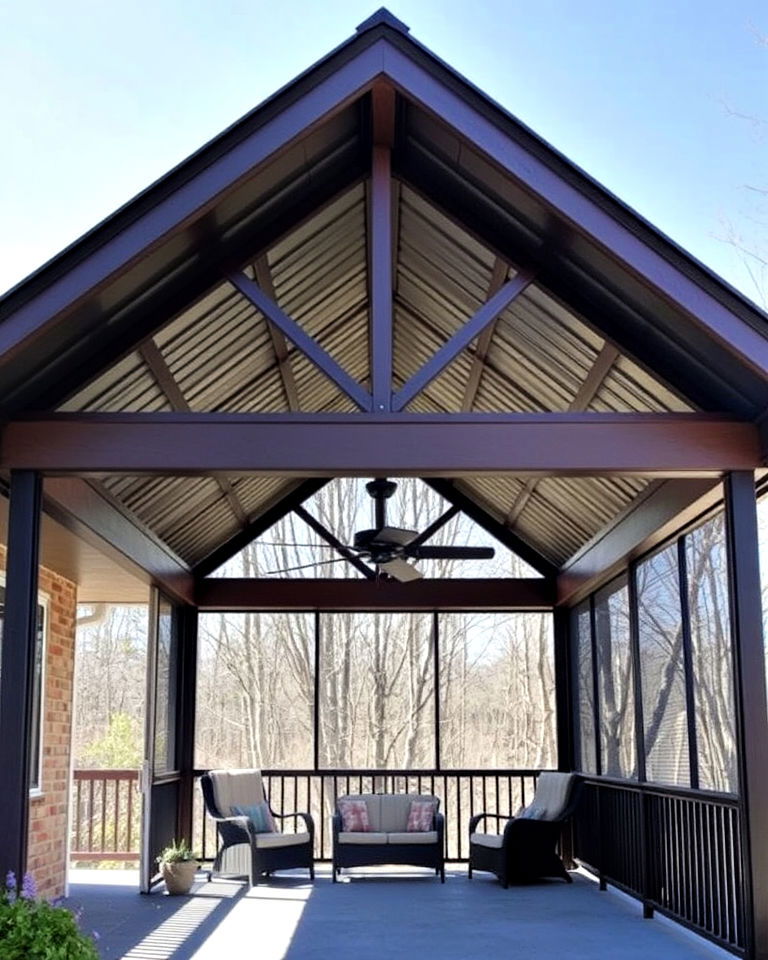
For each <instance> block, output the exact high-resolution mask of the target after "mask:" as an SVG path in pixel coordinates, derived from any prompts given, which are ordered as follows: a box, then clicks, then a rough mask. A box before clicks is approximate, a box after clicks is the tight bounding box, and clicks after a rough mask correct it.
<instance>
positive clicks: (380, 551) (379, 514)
mask: <svg viewBox="0 0 768 960" xmlns="http://www.w3.org/2000/svg"><path fill="white" fill-rule="evenodd" d="M365 489H366V490H367V491H368V493H369V494H370V496H371V497H372V499H373V502H374V524H375V526H374V527H373V528H372V529H370V530H358V531H357V533H355V535H354V538H353V542H352V544H350V545H349V546H348V547H346V548H344V549H346V550H347V551H348V552H349V555H350V556H357V557H359V558H361V559H362V560H369V561H370V562H371V563H373V564H375V566H376V567H377V569H378V570H379V571H382V572H384V573H386V574H388V575H389V576H390V577H393V578H394V579H395V580H399V581H400V582H401V583H407V582H408V581H410V580H420V579H421V578H422V577H423V576H424V574H423V573H421V572H420V571H419V570H418V569H417V568H416V567H415V566H414V565H413V564H412V563H409V562H408V561H409V560H490V559H491V558H492V557H493V556H494V553H495V551H494V549H493V547H452V546H433V547H430V546H425V545H424V541H425V540H426V539H428V537H429V536H431V535H432V533H433V532H434V530H433V529H431V528H428V529H427V530H425V531H424V532H423V533H421V534H420V533H419V532H418V531H417V530H404V529H403V528H402V527H390V526H388V525H387V500H389V498H390V497H391V496H392V495H393V494H394V492H395V490H397V484H396V483H395V482H394V481H393V480H387V479H385V478H384V477H377V478H376V479H375V480H371V481H370V483H367V484H366V485H365ZM307 546H308V545H307ZM344 559H345V558H344V557H339V558H334V559H333V560H321V561H318V562H317V563H310V564H302V565H301V566H300V567H286V568H284V569H283V570H272V571H269V572H270V573H287V572H289V571H291V570H299V569H301V568H302V567H314V566H320V565H321V564H327V563H338V562H340V561H341V560H344Z"/></svg>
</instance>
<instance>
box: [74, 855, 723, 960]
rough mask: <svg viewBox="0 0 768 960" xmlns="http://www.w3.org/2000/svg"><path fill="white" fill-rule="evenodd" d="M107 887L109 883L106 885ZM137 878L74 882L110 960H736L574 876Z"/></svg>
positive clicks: (89, 877)
mask: <svg viewBox="0 0 768 960" xmlns="http://www.w3.org/2000/svg"><path fill="white" fill-rule="evenodd" d="M105 881H106V882H105ZM136 884H137V878H136V875H135V874H130V873H127V872H126V873H120V874H113V875H112V876H109V875H108V874H107V872H106V871H104V872H99V871H87V872H83V873H79V872H76V873H74V874H73V882H72V884H71V887H70V902H71V903H77V904H79V905H80V906H81V907H82V909H83V918H82V923H83V926H84V928H85V929H87V930H90V929H95V930H97V931H98V932H99V935H100V939H99V950H100V953H101V956H102V958H103V960H214V958H215V960H321V958H322V960H329V958H330V960H360V958H361V957H365V958H368V960H395V958H397V960H411V958H413V960H417V958H418V960H429V958H435V960H474V958H478V960H480V958H494V957H499V958H509V960H511V958H516V957H520V958H537V960H596V958H617V960H649V958H653V960H703V958H709V960H717V958H719V960H722V958H727V957H729V956H730V955H729V954H727V953H725V952H724V951H721V950H718V949H717V948H716V947H713V946H712V945H711V944H709V943H708V942H707V941H705V940H702V939H700V938H699V937H695V936H694V935H692V934H690V933H688V932H687V931H686V930H684V929H683V928H681V927H679V926H677V925H675V924H672V923H671V922H670V921H667V920H664V919H661V918H657V919H654V920H643V919H642V916H641V912H640V907H639V905H638V904H637V903H636V902H635V901H632V900H630V899H629V898H627V897H623V896H621V895H620V894H616V893H614V892H610V891H609V892H608V893H600V892H599V891H598V889H597V887H596V885H595V884H594V883H592V882H591V881H590V880H588V879H586V878H584V877H582V876H576V879H575V882H574V883H573V884H571V885H566V884H564V883H560V882H556V881H552V882H543V883H540V884H535V885H531V886H525V887H513V888H510V889H509V890H503V889H502V888H501V887H500V886H499V884H498V883H497V882H496V881H495V880H494V879H493V878H492V877H490V876H486V875H482V874H480V875H476V876H475V878H474V879H473V880H472V881H469V880H468V879H467V875H466V872H465V871H464V870H462V869H458V870H454V871H450V872H449V874H448V877H447V881H446V883H445V884H440V883H439V882H438V881H437V880H436V879H435V878H434V877H433V876H432V875H426V874H423V873H422V874H420V873H419V872H418V871H408V870H407V869H406V870H400V871H394V870H393V871H389V872H387V871H385V870H383V869H380V870H377V871H363V870H360V871H353V872H350V875H349V876H347V877H344V878H343V880H342V882H340V883H337V884H332V883H331V881H330V876H329V873H328V872H327V870H325V871H324V870H323V868H322V867H321V868H320V870H319V876H318V879H317V880H316V882H315V883H314V884H310V883H309V882H308V881H307V879H306V874H304V876H302V875H301V872H299V871H296V872H295V874H285V875H283V876H280V877H277V878H273V880H272V882H271V883H270V884H269V885H260V886H258V887H255V888H254V889H253V890H246V889H245V887H244V886H243V885H242V884H237V883H228V882H224V881H214V882H213V883H206V882H204V881H200V882H198V883H197V884H196V885H195V887H194V888H193V892H192V894H191V895H190V896H188V897H168V896H165V895H164V894H163V893H162V888H161V889H160V890H158V891H157V892H155V893H153V894H151V895H149V896H141V895H140V894H138V893H137V892H136Z"/></svg>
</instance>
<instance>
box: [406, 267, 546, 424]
mask: <svg viewBox="0 0 768 960" xmlns="http://www.w3.org/2000/svg"><path fill="white" fill-rule="evenodd" d="M532 281H533V273H531V272H528V271H525V270H521V271H520V272H519V273H517V274H515V276H514V277H513V278H512V279H511V280H509V281H507V283H505V284H504V286H502V287H501V289H500V290H498V291H497V292H496V293H494V294H493V296H491V297H489V299H488V300H486V302H485V303H484V304H483V305H482V307H480V309H479V310H478V311H477V313H475V314H474V315H473V316H472V317H470V318H469V320H467V322H466V323H465V324H463V325H462V327H461V328H460V329H459V330H458V331H457V332H456V333H454V335H453V336H452V337H451V338H450V340H448V342H447V343H445V344H443V346H442V347H440V349H439V350H437V351H436V352H435V353H433V354H432V356H431V357H430V358H429V360H428V361H427V362H426V363H425V364H424V366H423V367H422V368H421V369H420V370H419V371H417V372H416V373H415V374H414V375H413V376H412V377H411V379H410V380H409V381H408V382H407V383H406V384H404V385H403V386H402V387H401V388H400V390H398V391H397V393H396V394H395V396H394V399H393V402H392V409H393V410H397V411H399V410H403V409H404V408H405V407H406V406H407V405H408V404H409V403H410V402H411V400H413V398H414V397H415V396H416V395H417V394H419V393H421V391H422V390H423V389H424V388H425V387H426V386H427V385H428V384H430V383H431V382H432V381H433V380H434V379H435V377H437V376H439V375H440V373H442V371H443V370H444V369H445V368H446V367H447V366H448V364H449V363H450V362H451V361H452V360H454V359H455V358H456V357H457V356H458V355H459V354H460V353H461V351H462V350H464V349H466V347H468V346H469V344H470V343H472V341H473V340H474V339H475V337H478V336H479V335H480V334H481V333H482V332H483V331H484V330H485V329H486V328H487V327H488V325H489V324H491V323H493V322H494V321H495V320H496V318H497V317H498V316H499V314H500V313H501V312H502V311H504V310H506V309H507V307H508V306H509V305H510V304H511V303H512V302H513V300H515V299H516V298H517V297H519V296H520V294H521V293H522V292H523V291H524V290H525V289H526V287H528V286H529V284H530V283H532Z"/></svg>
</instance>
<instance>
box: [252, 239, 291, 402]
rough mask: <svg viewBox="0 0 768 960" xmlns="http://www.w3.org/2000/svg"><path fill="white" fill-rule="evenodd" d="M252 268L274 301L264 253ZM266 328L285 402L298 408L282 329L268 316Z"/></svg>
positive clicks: (273, 286) (270, 274)
mask: <svg viewBox="0 0 768 960" xmlns="http://www.w3.org/2000/svg"><path fill="white" fill-rule="evenodd" d="M253 270H254V274H255V276H256V283H258V285H259V286H260V287H261V289H262V290H263V291H264V293H266V295H267V296H268V297H269V298H270V299H271V300H275V301H276V300H277V296H276V295H275V284H274V281H273V280H272V271H271V270H270V268H269V261H268V260H267V255H266V253H262V254H261V256H259V257H257V258H256V260H255V262H254V265H253ZM267 329H268V330H269V337H270V340H271V341H272V349H273V351H274V354H275V361H276V362H277V369H278V370H279V371H280V379H281V380H282V383H283V390H284V392H285V402H286V404H287V406H288V409H289V410H294V411H296V410H299V409H301V405H300V403H299V389H298V387H297V386H296V378H295V377H294V375H293V367H292V366H291V358H290V356H289V354H288V344H287V343H286V340H285V337H284V336H283V332H282V330H280V328H279V327H277V326H275V324H274V323H273V322H272V321H271V320H270V319H269V318H267Z"/></svg>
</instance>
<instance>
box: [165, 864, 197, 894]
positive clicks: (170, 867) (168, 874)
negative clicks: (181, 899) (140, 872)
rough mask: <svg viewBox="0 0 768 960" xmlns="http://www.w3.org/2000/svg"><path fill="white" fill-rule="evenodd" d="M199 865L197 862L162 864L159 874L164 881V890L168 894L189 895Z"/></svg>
mask: <svg viewBox="0 0 768 960" xmlns="http://www.w3.org/2000/svg"><path fill="white" fill-rule="evenodd" d="M198 866H199V864H198V862H197V860H183V861H180V862H178V863H162V864H161V865H160V872H161V873H162V875H163V880H165V888H166V890H167V891H168V893H170V894H184V893H189V891H190V890H191V889H192V884H193V883H194V882H195V874H196V873H197V868H198Z"/></svg>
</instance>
